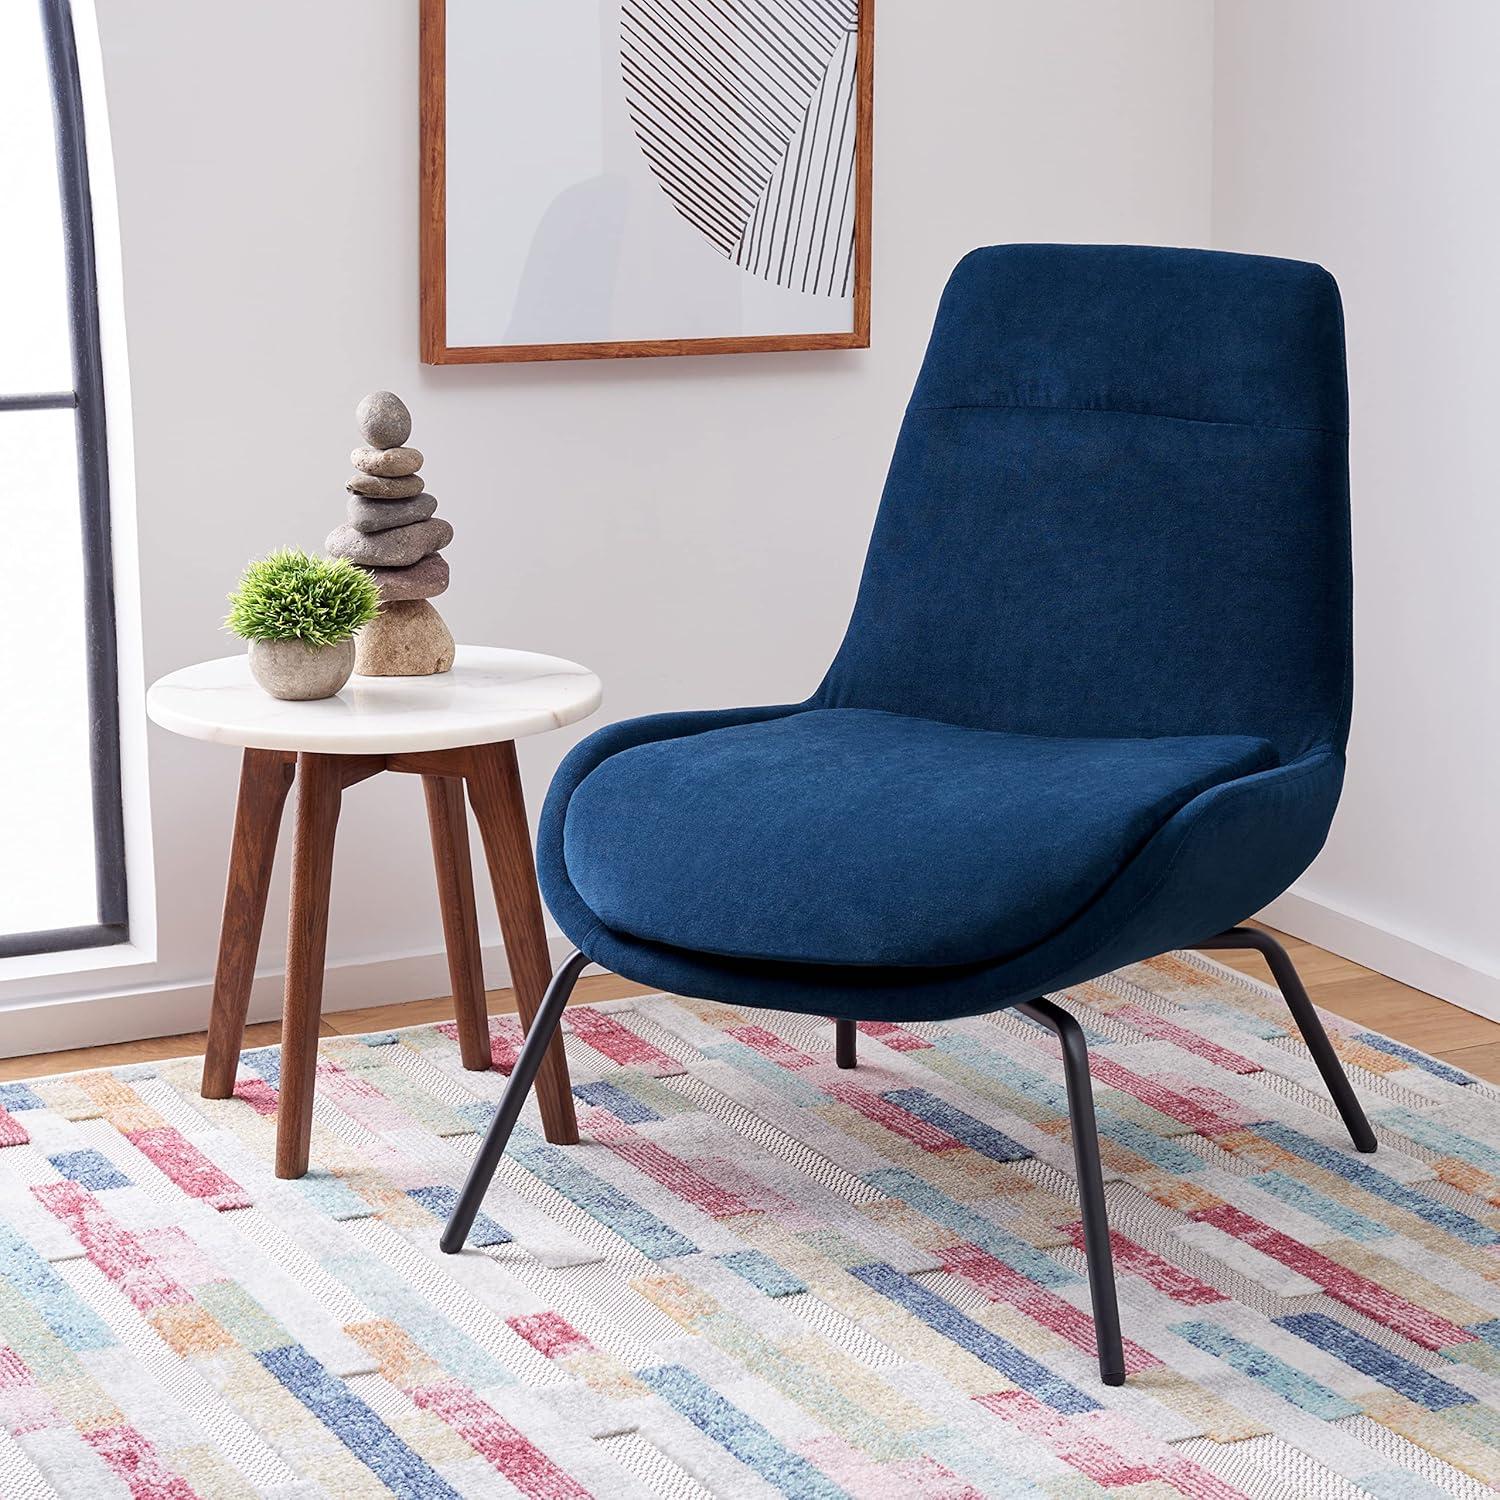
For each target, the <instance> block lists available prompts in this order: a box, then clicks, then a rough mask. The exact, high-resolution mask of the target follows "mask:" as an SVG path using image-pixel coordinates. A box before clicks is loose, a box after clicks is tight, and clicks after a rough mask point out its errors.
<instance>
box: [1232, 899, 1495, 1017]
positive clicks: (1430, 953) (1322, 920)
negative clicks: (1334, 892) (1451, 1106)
mask: <svg viewBox="0 0 1500 1500" xmlns="http://www.w3.org/2000/svg"><path fill="white" fill-rule="evenodd" d="M1259 919H1260V920H1261V921H1263V922H1265V923H1266V924H1267V925H1268V926H1270V927H1275V928H1278V929H1279V930H1280V931H1282V932H1289V933H1291V935H1292V936H1293V937H1299V938H1302V939H1303V940H1304V941H1305V942H1309V943H1315V944H1317V946H1318V947H1319V948H1326V949H1328V951H1329V952H1330V953H1337V954H1338V955H1339V956H1340V957H1341V958H1349V959H1353V960H1354V962H1355V963H1357V964H1363V965H1364V966H1365V968H1367V969H1374V970H1375V972H1376V973H1377V974H1385V975H1387V976H1388V977H1389V978H1391V979H1398V980H1400V981H1401V983H1402V984H1409V985H1411V987H1412V988H1413V989H1417V990H1425V991H1426V992H1427V993H1428V994H1429V995H1436V996H1438V998H1439V999H1441V1000H1448V1001H1451V1002H1452V1003H1453V1004H1454V1005H1458V1006H1462V1008H1463V1009H1464V1010H1470V1011H1473V1012H1474V1014H1475V1015H1478V1016H1484V1017H1485V1018H1486V1019H1487V1020H1490V1021H1500V974H1492V973H1488V972H1487V971H1485V970H1483V969H1478V968H1474V967H1472V966H1471V965H1469V964H1466V963H1463V962H1461V961H1460V960H1459V959H1456V958H1450V957H1449V956H1448V955H1447V954H1446V953H1439V952H1437V951H1436V950H1434V949H1432V948H1428V947H1426V946H1424V945H1423V944H1422V943H1420V942H1418V941H1417V940H1416V939H1414V938H1411V937H1408V936H1406V935H1405V934H1402V933H1397V932H1391V931H1388V930H1387V929H1385V928H1383V927H1375V926H1372V925H1371V924H1370V923H1369V922H1365V921H1362V920H1361V919H1360V918H1359V917H1355V916H1351V915H1350V914H1349V913H1348V912H1345V911H1340V910H1339V909H1338V908H1337V907H1334V906H1329V905H1327V904H1326V903H1325V902H1322V901H1315V900H1313V899H1312V898H1311V897H1308V896H1303V895H1300V894H1298V893H1297V892H1295V891H1289V892H1287V894H1286V895H1284V896H1281V897H1278V898H1277V899H1276V900H1275V901H1273V902H1272V903H1271V904H1270V905H1269V906H1268V907H1266V909H1265V910H1264V911H1263V912H1261V913H1259Z"/></svg>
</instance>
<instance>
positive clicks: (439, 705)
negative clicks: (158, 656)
mask: <svg viewBox="0 0 1500 1500" xmlns="http://www.w3.org/2000/svg"><path fill="white" fill-rule="evenodd" d="M602 697H603V688H602V686H601V684H600V682H599V679H598V678H597V677H595V676H594V674H593V673H592V672H590V671H589V670H588V668H587V667H580V666H579V665H578V663H577V662H571V661H564V660H563V659H562V658H561V657H558V656H539V655H537V654H536V653H535V652H533V651H508V650H505V649H504V648H503V647H499V646H460V647H459V648H458V652H457V656H456V658H455V660H454V663H453V670H452V671H451V672H442V673H439V674H438V675H437V676H435V677H358V676H355V677H351V678H350V679H349V681H348V683H347V685H346V686H345V687H344V688H343V689H342V690H341V691H340V692H339V693H338V694H337V695H336V696H334V697H332V698H322V699H319V700H318V701H316V702H314V703H286V702H283V701H282V700H281V699H279V698H273V697H271V696H270V694H269V693H266V692H264V691H263V690H262V689H261V688H259V687H258V686H257V685H256V683H255V680H254V678H252V677H251V675H250V664H249V661H248V659H247V658H246V657H244V656H224V657H220V658H219V659H218V660H217V661H205V662H199V663H198V664H197V665H196V666H192V667H183V668H182V669H181V670H180V671H177V672H171V673H169V674H168V675H167V676H165V677H163V678H162V679H161V680H160V681H158V682H156V683H153V684H152V687H151V691H150V692H149V693H147V695H146V712H147V713H148V714H150V715H151V717H152V719H153V720H155V722H156V723H158V724H160V725H161V726H162V728H163V729H170V730H172V731H174V732H175V733H177V734H185V735H188V736H189V737H190V738H192V739H195V740H212V741H214V742H215V743H216V744H220V745H243V746H248V747H250V748H252V749H256V750H308V751H313V752H321V753H323V754H328V755H395V754H399V753H402V752H405V751H415V750H454V749H458V748H460V747H461V746H464V745H487V744H492V743H494V742H495V741H497V740H513V739H519V738H520V737H521V736H522V735H527V734H540V733H541V732H542V731H543V730H547V729H559V728H561V727H562V726H563V725H564V724H571V723H573V722H574V721H575V720H578V719H583V718H587V717H588V715H589V714H591V713H593V711H594V710H595V709H596V708H598V706H599V701H600V699H601V698H602Z"/></svg>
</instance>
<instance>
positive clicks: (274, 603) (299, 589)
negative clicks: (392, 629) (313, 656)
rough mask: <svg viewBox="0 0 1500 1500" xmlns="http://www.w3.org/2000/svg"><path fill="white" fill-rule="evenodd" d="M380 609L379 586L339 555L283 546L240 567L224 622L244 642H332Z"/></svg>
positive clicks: (366, 622)
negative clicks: (314, 553)
mask: <svg viewBox="0 0 1500 1500" xmlns="http://www.w3.org/2000/svg"><path fill="white" fill-rule="evenodd" d="M379 613H380V591H379V590H378V589H377V588H376V587H375V580H374V579H373V578H371V577H370V575H369V574H368V573H367V572H365V570H364V569H363V568H357V567H355V566H354V564H353V563H350V562H346V561H345V560H344V559H343V558H341V557H339V558H331V557H310V556H309V555H308V554H307V553H306V552H299V551H297V550H296V549H294V548H291V547H283V548H282V549H281V550H280V551H279V552H273V553H272V554H271V555H270V556H269V557H263V558H261V559H260V560H259V561H258V562H253V563H251V564H250V566H249V567H247V568H246V569H245V572H244V575H243V576H242V577H241V579H240V586H239V587H238V588H237V589H236V590H235V591H234V592H233V593H232V594H231V595H230V596H229V614H228V615H227V616H226V617H225V620H224V624H225V626H226V627H227V628H228V629H230V630H232V631H233V632H234V634H235V635H237V636H241V637H242V638H243V639H245V640H247V641H301V642H303V643H304V644H305V645H308V646H336V645H338V644H339V642H340V641H346V640H348V639H349V637H350V636H352V635H353V634H354V632H355V631H356V630H358V629H359V628H360V626H362V625H368V624H369V623H370V621H371V620H373V619H374V618H375V616H376V615H378V614H379Z"/></svg>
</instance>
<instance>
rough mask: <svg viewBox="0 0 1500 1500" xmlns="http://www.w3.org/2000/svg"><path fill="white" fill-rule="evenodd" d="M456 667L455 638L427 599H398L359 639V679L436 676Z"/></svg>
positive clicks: (356, 653)
mask: <svg viewBox="0 0 1500 1500" xmlns="http://www.w3.org/2000/svg"><path fill="white" fill-rule="evenodd" d="M452 665H453V637H452V635H451V634H449V631H448V627H447V626H446V625H445V624H444V623H443V617H442V616H441V615H440V614H439V613H438V612H437V611H436V610H435V609H434V608H433V607H432V605H430V604H429V603H428V602H427V601H426V600H425V599H397V600H393V601H392V602H391V603H389V604H387V605H385V606H384V607H383V608H382V609H381V611H380V613H379V614H378V615H377V616H376V617H375V619H373V620H372V621H371V622H370V623H369V624H368V625H366V626H365V628H364V629H363V630H361V631H360V633H359V634H358V635H357V636H356V637H355V641H354V671H355V675H356V676H359V677H432V676H435V675H436V674H437V673H439V672H446V671H448V669H449V668H450V667H452Z"/></svg>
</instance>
